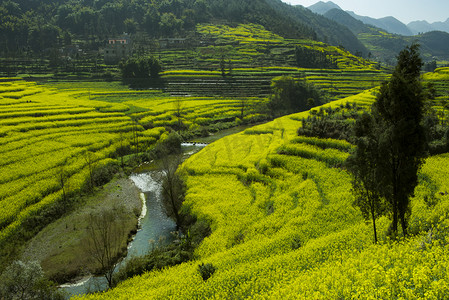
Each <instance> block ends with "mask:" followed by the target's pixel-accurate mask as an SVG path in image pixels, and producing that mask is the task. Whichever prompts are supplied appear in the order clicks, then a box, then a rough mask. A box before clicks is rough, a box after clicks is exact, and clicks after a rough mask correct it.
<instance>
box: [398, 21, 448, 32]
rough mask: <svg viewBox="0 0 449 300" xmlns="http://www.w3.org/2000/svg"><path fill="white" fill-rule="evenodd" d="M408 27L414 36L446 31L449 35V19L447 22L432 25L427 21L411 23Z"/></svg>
mask: <svg viewBox="0 0 449 300" xmlns="http://www.w3.org/2000/svg"><path fill="white" fill-rule="evenodd" d="M407 27H408V28H409V29H410V30H411V31H412V32H413V34H419V33H426V32H429V31H445V32H448V33H449V19H447V20H446V21H445V22H435V23H432V24H430V23H429V22H427V21H414V22H410V23H409V24H408V25H407Z"/></svg>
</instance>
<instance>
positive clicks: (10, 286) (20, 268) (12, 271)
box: [0, 260, 64, 300]
mask: <svg viewBox="0 0 449 300" xmlns="http://www.w3.org/2000/svg"><path fill="white" fill-rule="evenodd" d="M0 296H1V297H2V299H5V300H9V299H49V300H60V299H64V296H63V295H62V294H61V293H60V292H58V290H57V287H56V284H55V283H53V282H51V281H49V280H48V279H46V278H45V276H44V272H43V271H42V268H41V266H40V265H39V263H37V262H28V263H24V262H22V261H17V260H16V261H13V262H12V263H11V265H10V266H8V267H7V268H6V269H5V270H4V271H3V272H2V273H1V276H0Z"/></svg>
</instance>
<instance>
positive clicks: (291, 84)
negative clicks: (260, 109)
mask: <svg viewBox="0 0 449 300" xmlns="http://www.w3.org/2000/svg"><path fill="white" fill-rule="evenodd" d="M271 88H272V91H273V95H272V97H271V99H270V102H269V103H268V107H269V109H270V111H271V112H272V114H273V115H282V114H286V113H287V112H299V111H304V110H307V109H310V108H312V107H314V106H317V105H320V104H321V103H323V102H324V97H323V96H322V93H321V92H320V91H319V90H318V89H317V88H316V87H315V86H314V85H313V84H310V83H308V82H306V81H305V80H298V79H294V78H293V77H290V76H281V77H276V78H274V79H273V81H272V83H271Z"/></svg>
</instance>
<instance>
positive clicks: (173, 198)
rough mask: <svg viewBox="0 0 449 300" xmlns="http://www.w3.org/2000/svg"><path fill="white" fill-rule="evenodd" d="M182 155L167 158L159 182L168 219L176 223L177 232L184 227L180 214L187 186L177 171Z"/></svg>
mask: <svg viewBox="0 0 449 300" xmlns="http://www.w3.org/2000/svg"><path fill="white" fill-rule="evenodd" d="M180 164H181V155H171V156H165V157H163V158H162V159H161V161H160V165H159V178H158V179H159V182H160V183H161V186H162V205H163V208H164V210H165V213H166V214H167V216H168V217H170V218H172V219H174V221H175V222H176V230H179V228H180V227H181V225H182V216H181V213H180V210H181V206H182V202H183V201H184V193H185V184H184V181H183V180H182V178H181V176H180V174H179V173H178V172H176V171H177V169H178V166H179V165H180Z"/></svg>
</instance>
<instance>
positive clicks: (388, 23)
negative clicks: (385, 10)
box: [348, 11, 413, 36]
mask: <svg viewBox="0 0 449 300" xmlns="http://www.w3.org/2000/svg"><path fill="white" fill-rule="evenodd" d="M348 13H349V14H350V15H351V16H353V17H354V18H355V19H357V20H360V21H362V22H363V23H365V24H369V25H373V26H376V27H379V28H382V29H384V30H386V31H388V32H389V33H394V34H400V35H405V36H411V35H413V33H412V31H411V30H410V29H409V28H408V27H407V25H405V24H404V23H402V22H401V21H399V20H398V19H396V18H394V17H385V18H381V19H375V18H371V17H365V16H359V15H357V14H355V13H354V12H352V11H348Z"/></svg>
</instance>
